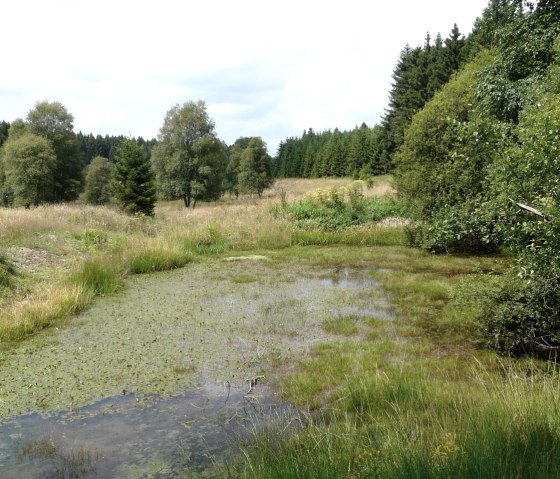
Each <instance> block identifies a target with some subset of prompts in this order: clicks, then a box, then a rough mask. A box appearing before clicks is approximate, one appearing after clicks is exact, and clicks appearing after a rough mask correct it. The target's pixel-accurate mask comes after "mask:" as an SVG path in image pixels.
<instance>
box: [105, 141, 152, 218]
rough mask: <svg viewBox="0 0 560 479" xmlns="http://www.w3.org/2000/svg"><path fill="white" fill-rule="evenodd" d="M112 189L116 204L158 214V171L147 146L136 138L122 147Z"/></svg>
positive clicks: (141, 211) (140, 212)
mask: <svg viewBox="0 0 560 479" xmlns="http://www.w3.org/2000/svg"><path fill="white" fill-rule="evenodd" d="M111 190H112V192H113V196H114V199H115V203H116V204H117V205H118V206H119V207H120V208H122V209H123V210H124V211H126V212H127V213H129V214H140V215H146V216H152V215H153V214H154V205H155V202H156V191H155V182H154V174H153V172H152V167H151V165H150V162H149V161H148V159H146V156H145V152H144V149H143V148H142V147H141V146H140V145H138V144H137V143H136V142H135V141H133V140H126V141H124V142H123V143H122V144H121V146H120V149H119V153H118V156H117V163H116V165H115V168H114V171H113V178H112V181H111Z"/></svg>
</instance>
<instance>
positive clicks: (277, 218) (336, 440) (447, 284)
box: [0, 178, 560, 478]
mask: <svg viewBox="0 0 560 479" xmlns="http://www.w3.org/2000/svg"><path fill="white" fill-rule="evenodd" d="M345 183H347V181H345V180H329V184H328V185H326V184H325V183H324V182H322V183H319V185H320V186H322V188H323V190H325V188H329V189H332V188H333V187H334V188H339V187H340V186H341V185H343V184H345ZM317 186H318V183H317V182H314V181H310V180H307V181H306V180H297V181H283V182H279V183H278V184H277V185H276V187H275V189H274V190H273V191H271V192H268V195H267V196H266V197H265V198H264V200H262V201H257V200H256V199H254V198H250V197H246V198H240V199H233V198H232V199H228V198H226V199H224V200H223V201H221V202H219V203H217V204H212V205H203V206H202V207H200V208H197V209H195V210H186V209H184V208H183V207H182V206H181V204H180V203H179V202H169V203H161V204H159V205H158V207H157V209H156V217H155V219H138V218H131V217H127V216H124V215H122V214H120V213H118V212H116V211H114V210H111V209H108V208H95V207H84V206H79V205H73V206H50V207H44V208H37V209H33V210H0V308H1V312H0V339H1V341H2V344H4V345H8V347H10V345H11V344H13V343H15V342H17V341H20V340H23V339H24V338H25V337H27V336H29V335H32V334H36V333H37V332H38V331H39V330H41V329H42V328H45V327H49V326H51V325H53V324H57V322H58V321H59V320H60V319H62V318H64V317H68V316H69V315H71V314H72V313H74V312H76V311H79V310H80V309H83V308H86V307H87V306H88V304H90V302H91V301H92V299H93V298H94V297H95V296H98V295H110V294H115V293H116V292H118V290H119V288H121V287H122V285H123V278H125V277H126V276H127V275H131V274H140V273H146V272H150V271H161V270H165V269H171V268H176V267H181V266H183V265H185V264H187V263H188V262H190V261H203V260H204V261H205V260H207V259H208V257H214V256H216V257H224V256H227V255H229V254H230V253H236V254H238V253H239V254H266V255H268V256H270V257H272V258H274V259H275V260H277V261H282V259H283V258H285V259H288V258H289V259H290V260H291V261H296V263H297V262H298V261H300V263H301V265H302V268H304V267H305V265H306V264H309V265H316V266H321V267H325V268H331V269H335V270H336V269H337V268H345V267H349V268H352V269H358V270H359V269H363V270H364V271H365V270H367V271H370V273H368V274H370V276H371V278H370V280H371V281H374V282H378V283H379V284H380V285H381V287H382V289H383V290H384V292H385V293H387V295H388V301H389V302H390V309H391V310H392V314H390V315H383V314H379V315H376V314H375V312H372V314H371V315H369V316H366V317H364V316H357V315H353V314H351V313H349V314H347V315H343V316H340V317H338V318H335V319H334V320H331V321H328V322H325V324H324V325H323V328H324V330H325V333H327V334H328V335H329V336H333V335H334V337H335V338H336V339H334V340H331V341H329V342H325V343H323V344H320V345H317V346H315V347H314V348H313V350H312V354H311V355H309V356H308V357H306V358H305V359H302V360H301V361H300V362H298V363H297V364H282V363H280V364H278V371H277V373H276V375H275V376H274V375H273V374H271V375H268V377H269V378H270V379H269V382H270V383H271V384H272V385H274V387H275V388H276V390H277V391H278V392H279V393H280V394H281V395H282V396H283V397H284V398H285V399H287V400H289V401H291V402H293V403H294V404H296V405H297V406H298V407H299V408H300V409H301V410H302V411H303V415H302V424H303V427H301V428H300V427H298V428H294V427H292V426H294V425H293V424H289V425H288V424H287V425H286V428H283V427H281V428H279V429H278V428H274V429H270V430H267V431H264V432H262V431H261V432H258V433H255V434H254V437H252V438H251V439H250V440H248V441H247V440H245V442H244V443H243V444H242V447H241V453H240V454H239V455H235V456H233V457H232V459H231V461H230V462H229V463H228V465H227V467H226V469H219V470H217V471H216V472H215V474H216V475H217V476H229V477H247V478H275V477H276V478H290V477H294V478H306V477H307V478H329V477H332V478H340V477H346V478H366V477H379V478H399V477H403V478H405V477H406V478H409V477H417V478H431V477H433V478H444V477H445V478H448V477H454V478H455V477H465V478H467V477H468V478H472V477H482V478H484V477H488V478H494V477H558V476H559V475H560V460H558V457H560V456H559V454H558V452H559V451H558V448H559V446H558V444H560V441H559V439H560V437H559V436H560V428H559V426H560V416H559V413H558V407H557V405H558V404H559V401H558V400H559V399H560V398H559V397H558V395H559V394H560V393H559V391H560V387H559V386H560V382H559V378H558V374H557V371H556V370H555V369H554V368H553V367H552V366H550V365H547V364H545V363H541V362H537V361H529V360H522V361H520V360H510V359H508V358H500V357H498V356H496V355H495V354H494V353H491V352H489V351H485V350H483V349H481V348H479V347H478V343H477V338H478V330H477V324H476V316H477V314H478V312H479V310H480V308H481V301H480V300H481V297H483V296H484V292H485V291H487V290H488V288H492V287H493V284H494V283H495V282H496V281H499V278H500V273H501V272H503V271H504V270H505V268H506V266H507V265H506V263H507V259H505V258H498V257H459V256H449V255H446V256H432V255H428V254H426V253H423V252H421V251H419V250H415V249H411V248H408V247H406V246H405V231H404V227H403V226H402V225H401V222H400V221H398V220H396V219H394V218H389V219H386V220H383V221H381V222H380V223H371V222H362V221H361V219H360V216H359V214H358V213H360V212H363V211H366V212H367V211H369V210H367V208H365V209H360V205H359V204H357V207H356V208H354V209H352V208H349V209H348V208H347V207H344V209H342V207H340V206H336V202H334V203H333V205H334V207H335V208H338V207H340V208H341V209H340V210H338V211H340V212H342V213H344V214H345V215H347V218H350V219H351V220H352V221H354V220H359V221H356V222H354V223H351V226H349V227H348V226H347V222H346V221H345V222H344V224H343V225H342V226H340V227H339V225H338V224H334V227H332V228H330V227H329V228H328V229H325V228H318V227H317V225H316V224H313V221H314V220H315V219H316V218H318V217H319V216H318V215H319V213H320V215H321V216H320V218H321V221H325V220H324V218H327V222H328V224H329V225H332V224H333V222H332V221H331V219H330V218H332V215H331V214H332V211H327V210H328V208H329V207H330V206H329V204H328V202H329V201H330V199H329V198H330V197H329V196H328V195H327V196H326V197H325V198H326V199H320V200H318V201H319V203H314V204H313V203H312V202H313V201H315V200H312V202H311V203H310V204H308V205H306V206H305V208H303V209H301V208H300V209H298V208H299V207H296V208H295V210H294V211H295V213H294V211H290V210H289V209H283V204H287V205H294V204H295V203H296V202H297V201H299V200H300V199H301V198H303V197H304V196H306V195H307V197H308V198H309V192H310V191H312V190H316V188H317ZM364 192H365V194H366V196H375V195H380V194H386V193H391V189H390V186H389V184H388V183H387V178H383V179H381V180H379V181H378V183H377V184H375V185H374V186H373V188H372V189H366V190H364ZM312 196H313V195H312ZM315 196H317V195H315ZM368 201H370V200H368ZM371 201H372V203H371V204H374V201H373V200H371ZM325 203H327V204H326V205H325ZM382 206H383V205H382ZM323 207H326V208H327V210H325V208H323ZM319 210H320V211H319ZM375 210H376V211H378V210H379V208H377V206H376V209H375ZM302 211H303V213H302ZM317 211H319V213H317ZM310 212H311V213H310ZM316 213H317V214H316ZM293 214H296V215H299V214H304V216H303V217H300V218H299V219H298V218H295V220H294V217H293ZM329 215H331V216H329ZM300 220H302V221H300ZM309 220H311V221H309ZM300 263H297V264H300ZM236 281H238V282H239V283H242V282H247V281H252V276H251V274H250V271H248V272H247V273H246V274H245V276H239V278H238V279H236ZM1 358H2V353H1V351H0V361H1ZM288 431H289V433H288Z"/></svg>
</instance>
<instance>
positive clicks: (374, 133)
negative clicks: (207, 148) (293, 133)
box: [274, 25, 478, 178]
mask: <svg viewBox="0 0 560 479" xmlns="http://www.w3.org/2000/svg"><path fill="white" fill-rule="evenodd" d="M475 38H478V34H475V33H474V32H473V34H472V36H469V38H468V39H465V37H464V36H463V35H461V33H460V32H459V29H458V27H457V25H454V26H453V29H452V30H451V33H450V34H449V36H448V37H447V38H446V39H445V40H444V39H442V37H441V35H440V34H438V35H437V36H436V38H435V40H434V41H432V38H431V37H430V34H428V35H427V36H426V40H425V43H424V45H423V46H421V47H415V48H411V47H410V46H408V45H407V46H406V47H405V48H404V49H403V50H402V52H401V54H400V57H399V60H398V62H397V65H396V67H395V69H394V71H393V76H392V78H393V83H392V88H391V91H390V94H389V105H388V108H387V110H386V113H385V115H384V117H383V120H382V122H381V124H380V125H375V126H374V127H373V128H369V127H368V126H367V125H366V124H365V123H363V124H362V125H361V126H360V127H356V128H354V129H353V130H351V131H343V132H341V131H339V130H338V129H335V130H334V131H325V132H321V133H315V132H314V131H313V130H312V129H311V128H310V129H309V130H307V131H304V132H303V135H302V136H301V137H291V138H288V139H286V140H285V141H283V142H281V143H280V146H279V148H278V153H277V155H276V157H275V159H274V172H275V175H276V176H278V177H304V178H316V177H323V176H353V177H355V178H366V177H369V176H372V175H379V174H384V173H387V172H389V171H391V170H392V168H393V156H394V154H395V152H396V151H397V149H398V148H399V146H400V145H401V144H402V143H403V139H404V131H405V129H406V128H407V127H408V125H409V124H410V121H411V119H412V117H413V115H414V114H415V113H416V112H418V111H419V110H420V109H422V107H423V106H424V105H425V104H426V102H427V101H429V100H430V99H431V98H432V97H433V96H434V94H435V93H436V92H437V91H438V90H440V89H441V87H442V86H443V85H445V84H446V83H447V81H448V80H449V79H450V78H451V75H452V74H453V73H454V72H456V71H457V70H458V69H459V68H460V67H461V66H462V65H463V64H464V63H465V61H467V59H469V58H470V57H471V56H472V55H473V52H474V51H476V48H477V47H476V44H477V43H476V40H475Z"/></svg>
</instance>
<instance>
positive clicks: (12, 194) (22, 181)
mask: <svg viewBox="0 0 560 479" xmlns="http://www.w3.org/2000/svg"><path fill="white" fill-rule="evenodd" d="M1 162H2V168H1V169H2V170H3V172H4V173H3V176H4V184H3V188H2V189H3V196H4V201H9V202H10V203H13V204H14V205H15V206H26V207H30V206H31V205H34V206H37V205H39V204H41V203H44V202H46V201H49V200H50V199H51V198H52V194H53V189H54V170H55V168H56V155H55V153H54V150H53V148H52V146H51V144H50V142H49V141H48V140H47V139H45V138H43V137H40V136H38V135H34V134H32V133H25V134H23V135H19V136H17V137H15V138H9V139H8V140H7V141H6V143H5V144H4V146H3V149H2V161H1ZM7 197H9V199H7Z"/></svg>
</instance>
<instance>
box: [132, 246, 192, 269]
mask: <svg viewBox="0 0 560 479" xmlns="http://www.w3.org/2000/svg"><path fill="white" fill-rule="evenodd" d="M191 261H192V256H191V255H190V254H189V253H188V252H185V251H173V250H169V249H163V248H157V249H143V250H141V251H138V252H136V253H134V254H133V255H132V256H131V257H130V258H129V259H128V269H129V271H130V272H131V273H132V274H143V273H150V272H153V271H168V270H171V269H176V268H181V267H183V266H185V265H186V264H187V263H190V262H191Z"/></svg>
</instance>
